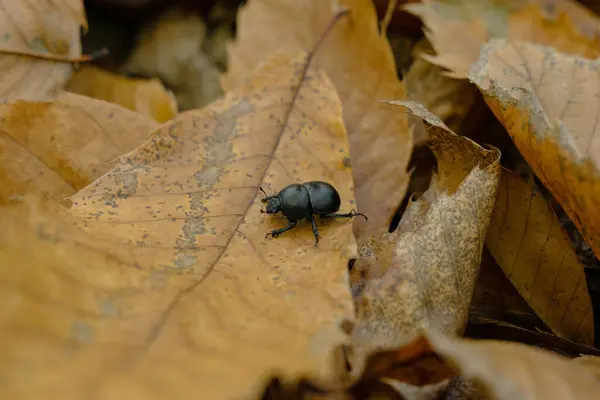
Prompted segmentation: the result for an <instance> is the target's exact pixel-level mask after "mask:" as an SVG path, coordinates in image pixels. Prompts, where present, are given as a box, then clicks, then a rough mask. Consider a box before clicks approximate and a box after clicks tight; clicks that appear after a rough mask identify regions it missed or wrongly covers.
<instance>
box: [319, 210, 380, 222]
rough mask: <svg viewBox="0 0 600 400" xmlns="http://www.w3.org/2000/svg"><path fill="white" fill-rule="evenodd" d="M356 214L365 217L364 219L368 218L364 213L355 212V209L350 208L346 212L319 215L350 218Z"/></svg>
mask: <svg viewBox="0 0 600 400" xmlns="http://www.w3.org/2000/svg"><path fill="white" fill-rule="evenodd" d="M357 215H362V216H363V217H365V220H366V221H368V220H369V219H368V218H367V216H366V215H365V214H363V213H359V212H356V210H352V211H350V212H349V213H346V214H324V215H321V218H352V217H356V216H357Z"/></svg>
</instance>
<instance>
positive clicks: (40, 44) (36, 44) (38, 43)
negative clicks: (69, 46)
mask: <svg viewBox="0 0 600 400" xmlns="http://www.w3.org/2000/svg"><path fill="white" fill-rule="evenodd" d="M29 47H30V48H31V50H33V51H37V52H40V53H47V52H48V47H46V43H44V41H43V40H42V39H41V38H40V37H39V36H36V37H34V38H33V39H31V41H30V42H29Z"/></svg>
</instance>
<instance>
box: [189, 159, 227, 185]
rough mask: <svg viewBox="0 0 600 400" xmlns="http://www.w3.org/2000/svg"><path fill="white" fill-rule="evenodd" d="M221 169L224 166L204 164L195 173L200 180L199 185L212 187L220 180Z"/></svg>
mask: <svg viewBox="0 0 600 400" xmlns="http://www.w3.org/2000/svg"><path fill="white" fill-rule="evenodd" d="M221 171H222V167H220V166H218V165H208V164H205V165H203V166H202V169H201V170H200V171H198V172H196V173H195V174H194V178H196V181H198V187H199V188H212V187H213V186H214V185H216V184H217V183H218V182H219V177H220V176H221Z"/></svg>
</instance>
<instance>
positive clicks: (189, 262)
mask: <svg viewBox="0 0 600 400" xmlns="http://www.w3.org/2000/svg"><path fill="white" fill-rule="evenodd" d="M174 263H175V266H176V267H177V268H181V269H187V268H191V267H193V266H194V265H196V264H197V263H198V257H196V256H195V255H192V254H186V253H183V252H181V253H178V254H177V256H176V257H175V260H174Z"/></svg>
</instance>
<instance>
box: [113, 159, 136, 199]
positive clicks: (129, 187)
mask: <svg viewBox="0 0 600 400" xmlns="http://www.w3.org/2000/svg"><path fill="white" fill-rule="evenodd" d="M115 183H117V184H118V185H120V186H121V188H119V190H117V197H119V198H121V199H126V198H128V197H129V196H132V195H134V194H135V193H136V191H137V185H138V169H137V168H135V167H134V168H131V169H128V170H121V171H119V173H118V174H115Z"/></svg>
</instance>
